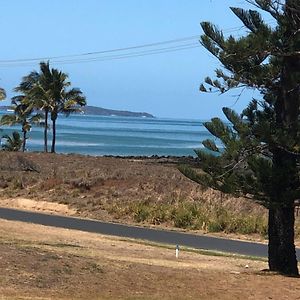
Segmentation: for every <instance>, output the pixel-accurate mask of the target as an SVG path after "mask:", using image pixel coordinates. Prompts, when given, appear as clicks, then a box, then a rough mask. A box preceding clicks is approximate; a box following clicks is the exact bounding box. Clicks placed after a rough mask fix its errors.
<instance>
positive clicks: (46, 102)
mask: <svg viewBox="0 0 300 300" xmlns="http://www.w3.org/2000/svg"><path fill="white" fill-rule="evenodd" d="M70 86H71V82H70V81H68V75H67V74H66V73H63V72H61V71H59V70H57V69H54V68H50V65H49V62H41V63H40V72H39V73H38V72H36V71H33V72H31V73H30V74H29V75H28V76H25V77H24V78H23V80H22V82H21V84H20V86H19V87H18V88H17V89H16V91H18V92H20V91H21V92H27V93H28V96H29V99H30V101H33V102H32V103H34V106H35V107H36V108H37V109H40V110H42V111H43V112H44V120H45V122H44V151H45V152H47V151H48V144H47V140H48V137H47V130H48V117H49V115H50V118H51V121H52V145H51V152H52V153H54V152H55V142H56V120H57V117H58V114H59V113H63V114H65V115H66V116H68V115H70V114H71V113H74V112H78V111H80V107H81V106H84V105H86V99H85V97H84V96H83V94H82V92H81V91H80V89H78V88H72V89H68V88H69V87H70Z"/></svg>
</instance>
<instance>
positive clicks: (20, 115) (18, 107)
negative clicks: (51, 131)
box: [0, 95, 42, 151]
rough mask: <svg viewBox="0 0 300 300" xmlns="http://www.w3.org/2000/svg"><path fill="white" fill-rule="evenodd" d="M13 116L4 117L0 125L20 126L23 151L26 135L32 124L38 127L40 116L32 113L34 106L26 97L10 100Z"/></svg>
mask: <svg viewBox="0 0 300 300" xmlns="http://www.w3.org/2000/svg"><path fill="white" fill-rule="evenodd" d="M12 108H13V110H14V114H13V115H4V116H2V118H1V120H0V125H7V126H12V125H15V124H20V125H21V128H22V132H23V143H22V150H23V151H25V148H26V139H27V133H28V132H29V131H30V130H31V127H32V124H35V125H38V124H39V123H40V120H41V118H42V116H41V115H40V114H39V113H34V112H33V109H34V106H33V105H32V103H30V101H29V100H28V97H27V96H26V95H19V96H15V97H13V98H12Z"/></svg>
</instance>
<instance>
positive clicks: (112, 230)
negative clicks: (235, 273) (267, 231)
mask: <svg viewBox="0 0 300 300" xmlns="http://www.w3.org/2000/svg"><path fill="white" fill-rule="evenodd" d="M0 218H2V219H6V220H13V221H21V222H28V223H33V224H40V225H45V226H53V227H59V228H67V229H75V230H81V231H86V232H93V233H100V234H105V235H113V236H119V237H126V238H133V239H141V240H146V241H151V242H157V243H164V244H171V245H179V246H186V247H192V248H196V249H205V250H213V251H221V252H229V253H236V254H242V255H250V256H260V257H266V256H267V254H268V247H267V245H264V244H259V243H251V242H244V241H237V240H229V239H224V238H216V237H210V236H204V235H195V234H188V233H182V232H176V231H168V230H158V229H150V228H144V227H136V226H128V225H122V224H116V223H106V222H100V221H95V220H89V219H80V218H74V217H64V216H57V215H49V214H44V213H37V212H29V211H22V210H16V209H10V208H0ZM297 256H298V258H300V249H297Z"/></svg>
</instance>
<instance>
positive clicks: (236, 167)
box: [181, 0, 300, 276]
mask: <svg viewBox="0 0 300 300" xmlns="http://www.w3.org/2000/svg"><path fill="white" fill-rule="evenodd" d="M248 2H250V3H252V4H253V5H255V7H256V8H259V9H260V10H263V11H265V12H267V13H269V15H271V17H273V19H274V20H275V21H276V26H275V27H271V26H270V25H268V24H267V23H265V22H264V20H263V19H262V17H261V15H260V14H259V12H257V11H254V10H244V9H241V8H231V10H232V12H233V13H234V14H235V15H236V16H237V17H238V18H239V19H240V20H241V21H242V23H243V25H244V26H245V28H247V30H248V33H247V34H246V35H245V36H243V37H240V38H235V37H233V36H231V35H230V36H229V37H225V36H224V35H223V33H222V31H221V30H219V29H218V28H217V27H216V26H214V25H212V24H210V23H208V22H203V23H201V26H202V29H203V31H204V34H203V35H202V36H201V43H202V45H203V46H204V47H205V48H206V49H207V50H208V51H209V52H210V53H212V54H213V55H214V56H215V57H216V58H217V59H218V60H219V61H220V62H221V64H222V66H223V69H217V70H216V77H217V79H215V80H214V79H211V78H209V77H207V78H206V79H205V84H202V85H201V86H200V90H201V91H202V92H214V91H219V92H220V93H222V94H223V93H226V92H227V91H229V90H232V89H237V88H240V89H243V88H251V89H255V90H257V91H259V93H260V96H261V97H260V98H259V99H252V101H251V102H250V104H249V105H248V107H247V108H245V110H244V111H243V112H242V114H241V115H239V114H237V113H236V112H234V111H233V110H232V109H230V108H224V109H223V112H224V114H225V116H226V118H227V119H228V120H229V121H230V123H231V126H228V125H227V124H225V123H224V122H222V121H221V120H220V119H219V118H214V119H212V120H211V122H207V123H206V124H205V126H206V128H207V129H208V131H209V132H210V133H212V135H213V136H215V137H216V138H218V139H219V140H220V141H221V142H222V144H223V146H224V150H223V151H221V150H220V149H219V148H218V147H217V146H216V144H215V142H214V140H205V141H203V145H204V146H205V147H206V149H208V150H209V151H197V155H198V157H199V167H200V168H201V172H197V171H196V170H195V169H191V168H188V167H187V168H184V167H183V168H182V169H181V170H182V172H183V173H184V174H186V175H187V176H188V177H189V178H191V179H192V180H194V181H196V182H199V183H200V184H202V185H204V186H208V187H211V188H214V189H217V190H220V191H222V192H224V193H228V194H231V195H234V196H242V197H246V198H248V199H250V200H252V201H254V202H257V203H260V204H261V205H263V206H264V207H266V208H267V209H268V212H269V218H268V238H269V268H270V270H271V271H277V272H280V273H283V274H287V275H296V276H298V274H299V273H298V268H297V258H296V253H295V245H294V222H295V218H294V207H295V201H297V200H298V199H299V198H300V180H299V178H300V176H299V175H300V168H299V165H300V164H299V163H300V161H299V157H300V143H299V141H300V139H299V137H300V110H299V109H300V31H299V28H300V3H299V1H298V0H286V1H276V0H255V1H248Z"/></svg>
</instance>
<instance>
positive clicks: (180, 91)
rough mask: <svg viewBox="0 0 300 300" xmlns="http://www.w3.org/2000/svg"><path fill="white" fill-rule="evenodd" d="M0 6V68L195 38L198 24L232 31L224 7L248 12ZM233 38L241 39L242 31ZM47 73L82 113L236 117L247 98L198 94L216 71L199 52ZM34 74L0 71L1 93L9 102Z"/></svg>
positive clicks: (202, 7)
mask: <svg viewBox="0 0 300 300" xmlns="http://www.w3.org/2000/svg"><path fill="white" fill-rule="evenodd" d="M0 4H1V6H0V7H1V12H2V13H1V18H0V28H1V29H2V30H1V36H2V39H1V40H2V43H1V47H0V60H9V59H21V58H35V57H49V56H61V55H69V54H78V53H86V52H92V51H101V50H106V49H115V48H122V47H130V46H135V45H141V44H147V43H152V42H159V41H165V40H171V39H177V38H182V37H189V36H194V35H199V36H200V34H201V28H200V22H201V21H205V20H207V21H211V22H213V23H215V24H217V25H219V26H220V28H224V29H231V28H236V27H238V26H241V23H240V22H239V21H238V20H237V18H236V17H235V16H234V15H233V14H232V13H231V11H230V9H229V7H230V6H238V7H249V5H247V3H246V2H245V1H243V0H226V1H223V0H201V1H199V0H188V1H183V0H105V1H104V0H51V1H40V0H27V1H18V0H0ZM233 33H234V34H238V35H240V34H242V33H243V30H239V31H237V30H236V31H235V32H233ZM196 41H197V40H196V39H195V40H193V41H190V42H196ZM190 42H189V43H190ZM167 46H168V45H167ZM169 46H170V45H169ZM171 46H172V45H171ZM52 65H53V67H56V68H59V69H61V70H63V71H64V72H67V73H68V74H69V76H70V80H71V82H72V83H73V86H76V87H80V88H81V89H82V91H83V92H84V94H85V95H86V96H87V100H88V104H89V105H95V106H102V107H106V108H111V109H122V110H124V109H125V110H132V111H146V112H150V113H152V114H154V115H155V116H158V117H171V118H192V119H208V118H211V117H213V116H222V112H221V108H222V107H223V106H230V107H233V108H234V109H236V110H238V111H240V110H241V108H242V107H244V106H245V105H246V104H247V102H248V101H249V100H250V99H251V96H252V92H250V93H247V94H244V95H243V96H242V97H241V98H240V99H239V100H238V101H236V96H235V93H233V94H228V95H223V96H218V95H216V94H214V95H208V94H203V93H200V92H199V90H198V88H199V85H200V83H201V82H202V80H203V78H204V77H205V76H207V75H213V71H214V69H215V68H216V67H219V63H218V62H217V60H216V59H215V58H213V57H212V55H210V54H209V53H208V52H207V51H206V50H205V49H204V48H202V47H197V48H193V49H187V50H184V51H178V52H169V53H162V54H156V55H151V56H142V57H135V58H126V59H120V60H107V61H93V62H86V63H74V64H63V65H62V64H55V63H53V64H52ZM33 69H38V64H37V63H32V64H31V65H28V64H27V65H24V66H20V64H18V65H17V66H13V67H12V66H9V67H7V66H3V64H2V65H1V63H0V86H1V87H3V88H5V89H6V91H7V93H8V97H11V96H12V95H13V93H12V89H13V88H14V87H15V86H16V85H18V83H19V82H20V80H21V78H22V76H24V75H26V74H27V73H29V72H30V71H31V70H33ZM7 103H8V101H6V102H4V104H7Z"/></svg>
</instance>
